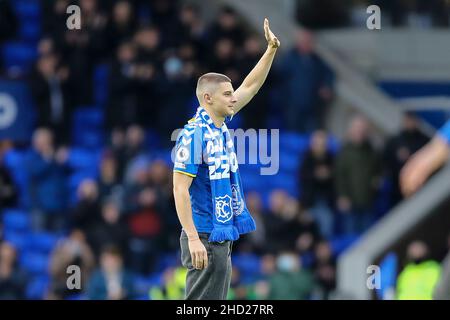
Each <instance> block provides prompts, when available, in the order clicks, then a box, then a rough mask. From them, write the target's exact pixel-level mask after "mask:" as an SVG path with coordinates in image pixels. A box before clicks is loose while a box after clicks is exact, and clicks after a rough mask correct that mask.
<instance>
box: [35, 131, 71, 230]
mask: <svg viewBox="0 0 450 320" xmlns="http://www.w3.org/2000/svg"><path fill="white" fill-rule="evenodd" d="M66 161H67V150H66V149H64V148H60V149H58V150H55V147H54V145H53V134H52V132H51V131H50V130H49V129H46V128H39V129H37V130H36V131H35V132H34V134H33V148H32V150H31V151H30V152H29V154H28V156H27V159H26V170H27V173H28V175H29V179H30V198H31V207H32V209H33V211H34V218H35V221H34V225H35V228H37V229H53V230H55V229H61V228H63V226H64V221H65V216H64V211H65V209H66V208H67V193H66V190H65V188H66V167H65V164H66Z"/></svg>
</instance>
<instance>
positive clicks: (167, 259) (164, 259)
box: [154, 253, 180, 272]
mask: <svg viewBox="0 0 450 320" xmlns="http://www.w3.org/2000/svg"><path fill="white" fill-rule="evenodd" d="M179 260H180V259H179V254H178V253H165V254H161V255H160V256H159V257H158V261H157V263H156V266H155V268H154V269H155V271H156V272H160V271H164V270H165V269H167V268H169V267H173V266H176V265H178V264H179Z"/></svg>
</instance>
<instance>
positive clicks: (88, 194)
mask: <svg viewBox="0 0 450 320" xmlns="http://www.w3.org/2000/svg"><path fill="white" fill-rule="evenodd" d="M100 211H101V209H100V203H99V199H98V187H97V183H96V182H95V181H94V180H91V179H85V180H83V181H82V182H81V183H80V185H79V187H78V203H77V204H76V206H75V208H74V209H73V210H72V217H71V218H72V227H73V228H76V229H80V230H81V231H83V232H84V233H86V232H87V230H88V229H89V227H90V226H92V225H94V224H96V223H98V222H99V221H100Z"/></svg>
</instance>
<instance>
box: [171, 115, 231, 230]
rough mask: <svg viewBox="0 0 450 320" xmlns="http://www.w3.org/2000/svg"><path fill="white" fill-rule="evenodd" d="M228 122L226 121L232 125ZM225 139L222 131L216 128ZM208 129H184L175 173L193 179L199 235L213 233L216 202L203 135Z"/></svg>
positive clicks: (194, 214)
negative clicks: (213, 195)
mask: <svg viewBox="0 0 450 320" xmlns="http://www.w3.org/2000/svg"><path fill="white" fill-rule="evenodd" d="M230 120H231V118H226V119H225V121H226V122H228V121H230ZM211 129H212V130H213V131H218V132H219V133H220V135H219V136H221V137H222V139H224V137H223V134H222V131H221V129H219V128H216V127H215V126H212V128H211ZM204 130H206V128H203V127H201V126H200V124H199V122H195V121H193V120H191V121H190V122H189V123H188V124H187V125H185V126H184V128H183V130H182V131H181V132H180V134H179V135H178V138H177V142H176V146H175V158H174V167H173V171H174V172H178V173H182V174H185V175H188V176H190V177H193V178H194V180H193V181H192V184H191V187H190V188H189V195H190V199H191V207H192V218H193V220H194V224H195V227H196V229H197V232H206V233H210V232H211V231H212V229H213V219H212V214H214V210H213V204H212V203H213V202H212V194H211V184H210V181H209V168H208V165H207V164H206V162H205V161H204V159H205V157H207V155H206V144H205V143H204V141H203V131H204Z"/></svg>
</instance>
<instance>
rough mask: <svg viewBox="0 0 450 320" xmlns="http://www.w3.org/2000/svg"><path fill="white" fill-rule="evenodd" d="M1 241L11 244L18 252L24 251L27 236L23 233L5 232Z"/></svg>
mask: <svg viewBox="0 0 450 320" xmlns="http://www.w3.org/2000/svg"><path fill="white" fill-rule="evenodd" d="M3 239H4V240H5V241H7V242H9V243H10V244H12V245H13V246H14V247H15V248H16V250H17V251H18V252H21V251H22V250H24V249H26V247H27V245H28V241H27V239H28V238H27V235H26V234H24V233H23V232H16V231H10V230H5V232H4V235H3Z"/></svg>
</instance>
